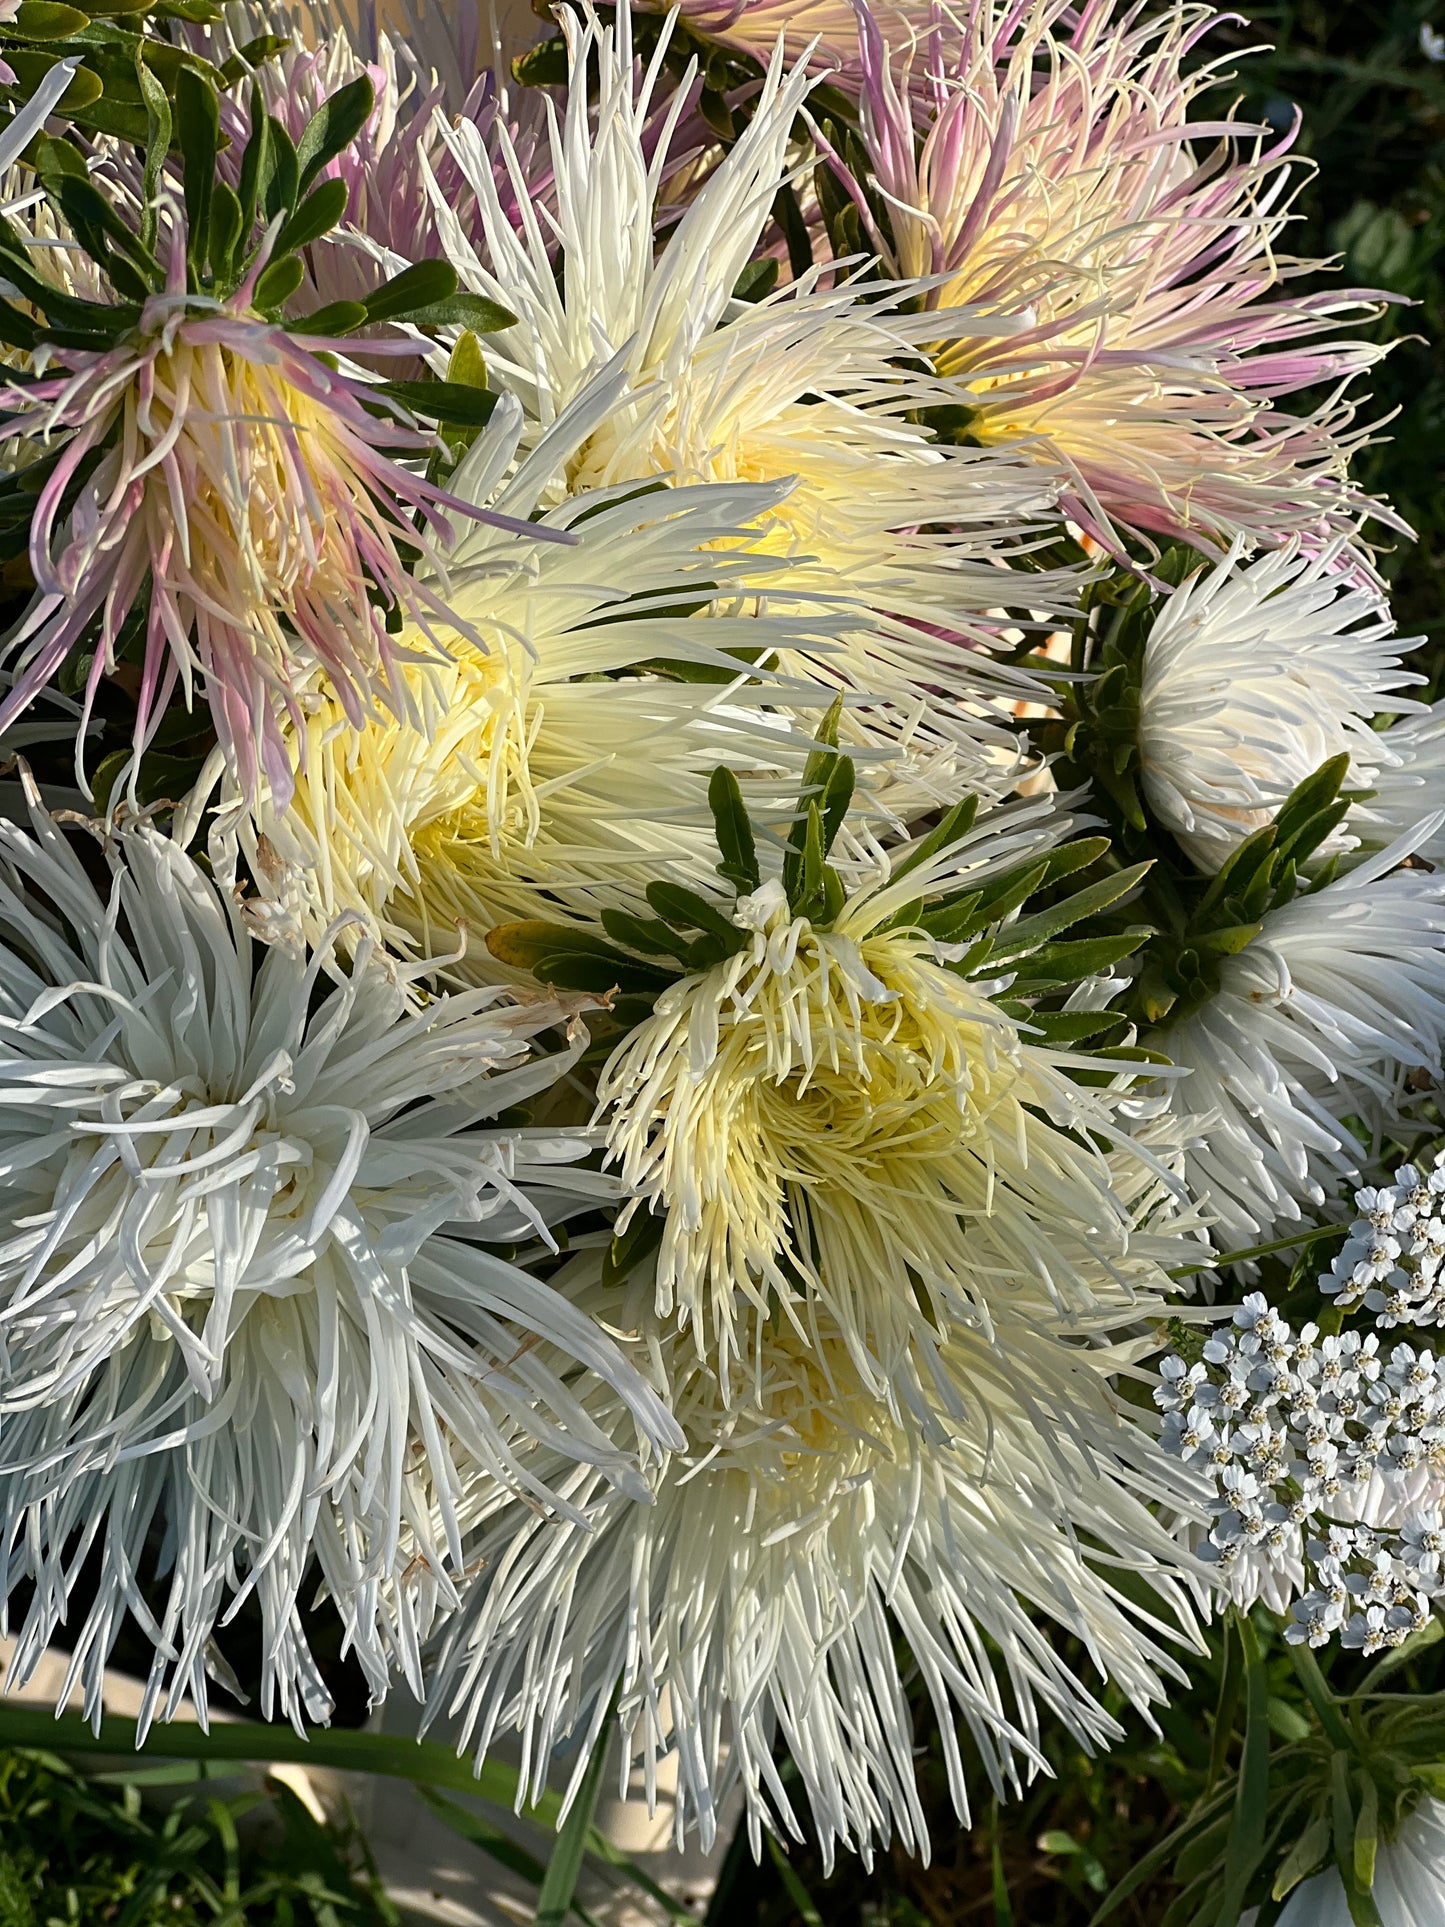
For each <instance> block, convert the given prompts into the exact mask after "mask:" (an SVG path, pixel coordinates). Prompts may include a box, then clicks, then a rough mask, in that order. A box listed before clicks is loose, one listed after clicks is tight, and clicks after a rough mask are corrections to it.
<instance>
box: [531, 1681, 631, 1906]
mask: <svg viewBox="0 0 1445 1927" xmlns="http://www.w3.org/2000/svg"><path fill="white" fill-rule="evenodd" d="M611 1724H612V1723H611V1720H610V1719H608V1720H605V1721H604V1722H603V1726H602V1733H601V1735H600V1736H599V1738H598V1740H597V1742H596V1744H595V1745H594V1746H593V1749H592V1757H591V1759H590V1760H589V1761H588V1762H587V1769H586V1771H585V1772H584V1773H583V1775H582V1780H581V1784H580V1785H579V1786H578V1788H577V1793H576V1797H575V1798H574V1800H573V1802H572V1805H571V1807H570V1808H569V1809H568V1813H567V1817H566V1819H565V1820H564V1821H563V1822H562V1825H561V1827H560V1828H559V1830H558V1833H557V1843H556V1845H555V1846H554V1847H553V1849H552V1858H551V1859H550V1861H549V1862H548V1863H547V1873H546V1877H545V1879H544V1880H543V1882H542V1890H541V1892H540V1893H539V1894H538V1895H537V1912H536V1915H535V1917H534V1918H535V1921H536V1927H563V1923H564V1922H565V1921H566V1919H567V1916H568V1914H569V1913H570V1912H571V1911H572V1896H573V1895H574V1894H575V1893H576V1891H577V1876H578V1875H579V1874H580V1873H581V1871H582V1855H583V1853H584V1851H585V1849H586V1845H587V1835H588V1831H589V1829H590V1828H591V1825H592V1816H593V1814H594V1813H595V1812H596V1811H597V1796H598V1794H599V1793H600V1792H601V1790H602V1775H603V1773H604V1772H605V1771H606V1768H607V1739H608V1735H609V1733H610V1731H611Z"/></svg>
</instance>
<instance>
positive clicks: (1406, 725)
mask: <svg viewBox="0 0 1445 1927" xmlns="http://www.w3.org/2000/svg"><path fill="white" fill-rule="evenodd" d="M1397 707H1403V705H1397ZM1379 742H1380V751H1381V761H1380V763H1379V765H1378V766H1377V767H1376V769H1375V770H1374V771H1373V773H1372V774H1371V776H1370V787H1371V789H1372V790H1373V791H1374V792H1375V794H1374V795H1373V796H1372V797H1371V798H1370V799H1369V801H1368V802H1367V803H1364V804H1362V805H1361V806H1360V807H1359V809H1358V810H1356V811H1355V813H1354V818H1353V820H1352V823H1351V827H1352V828H1353V829H1356V830H1358V832H1359V835H1360V837H1361V839H1362V840H1363V841H1367V842H1370V843H1382V842H1388V841H1392V840H1393V839H1394V838H1395V837H1398V836H1404V835H1405V834H1406V833H1407V832H1409V831H1412V830H1414V828H1415V826H1416V824H1418V823H1419V822H1420V820H1421V818H1422V817H1425V816H1427V815H1429V816H1436V813H1437V812H1438V811H1439V810H1440V807H1441V805H1442V803H1445V703H1435V704H1434V705H1433V706H1432V707H1431V708H1429V709H1425V710H1421V711H1419V712H1418V713H1417V714H1415V715H1411V716H1406V717H1404V718H1403V720H1402V721H1400V722H1398V723H1396V724H1395V725H1394V727H1393V728H1391V729H1385V730H1382V731H1381V732H1380V737H1379ZM1415 851H1416V854H1417V855H1418V856H1421V857H1423V858H1424V859H1425V861H1426V862H1427V863H1431V864H1433V865H1434V866H1435V868H1436V869H1439V868H1440V866H1441V865H1442V864H1445V818H1438V816H1436V821H1435V826H1434V828H1433V829H1432V830H1431V831H1430V832H1429V834H1428V835H1426V836H1424V837H1422V838H1421V839H1420V840H1419V841H1418V842H1417V843H1416V844H1415Z"/></svg>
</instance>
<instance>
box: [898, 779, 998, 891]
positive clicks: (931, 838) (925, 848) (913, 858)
mask: <svg viewBox="0 0 1445 1927" xmlns="http://www.w3.org/2000/svg"><path fill="white" fill-rule="evenodd" d="M977 816H978V798H977V797H976V796H965V797H964V799H963V801H962V802H961V803H955V804H954V806H953V808H952V809H951V810H949V811H947V813H946V814H945V815H944V816H943V817H942V818H940V820H939V821H938V822H937V823H936V824H935V825H934V827H933V828H932V829H931V830H930V831H929V832H928V834H927V836H925V837H924V839H923V841H922V842H921V843H920V844H919V845H918V848H917V849H916V850H913V851H911V852H910V853H909V855H908V856H906V857H905V858H904V859H903V861H902V862H901V863H899V864H896V865H895V866H894V868H893V871H892V873H891V874H890V876H889V878H888V881H889V882H890V883H897V882H898V880H899V879H900V877H906V876H908V875H909V874H910V873H911V872H912V871H914V870H916V869H918V868H919V867H920V866H921V865H922V864H925V863H928V862H930V861H931V860H932V858H934V857H936V856H937V855H938V853H939V851H940V850H947V849H950V848H952V846H953V845H954V844H955V843H960V842H962V840H963V838H964V837H966V836H967V835H968V833H969V831H970V830H971V829H972V828H973V825H974V821H975V819H976V818H977Z"/></svg>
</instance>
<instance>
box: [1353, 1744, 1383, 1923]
mask: <svg viewBox="0 0 1445 1927" xmlns="http://www.w3.org/2000/svg"><path fill="white" fill-rule="evenodd" d="M1359 1778H1360V1813H1359V1818H1358V1819H1357V1820H1356V1821H1355V1839H1354V1845H1353V1848H1352V1850H1351V1864H1352V1865H1353V1867H1354V1871H1355V1884H1356V1886H1357V1887H1360V1888H1362V1889H1363V1890H1364V1892H1365V1893H1368V1892H1369V1891H1370V1889H1371V1888H1372V1887H1373V1886H1374V1884H1375V1855H1376V1853H1377V1852H1378V1851H1379V1846H1380V1789H1379V1788H1378V1787H1377V1786H1376V1785H1375V1782H1374V1780H1373V1778H1372V1777H1371V1775H1370V1774H1369V1773H1367V1772H1366V1771H1364V1770H1363V1769H1361V1772H1360V1776H1359Z"/></svg>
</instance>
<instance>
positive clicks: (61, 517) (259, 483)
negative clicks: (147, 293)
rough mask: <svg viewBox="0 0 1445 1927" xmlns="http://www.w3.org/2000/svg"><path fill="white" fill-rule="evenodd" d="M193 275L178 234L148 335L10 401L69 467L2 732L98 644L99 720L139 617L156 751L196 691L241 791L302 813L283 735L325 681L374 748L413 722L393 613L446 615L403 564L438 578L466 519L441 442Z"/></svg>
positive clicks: (94, 682) (16, 421)
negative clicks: (423, 472) (419, 549)
mask: <svg viewBox="0 0 1445 1927" xmlns="http://www.w3.org/2000/svg"><path fill="white" fill-rule="evenodd" d="M185 275H186V270H185V252H184V234H183V231H182V228H181V225H180V223H179V221H177V223H176V226H175V231H174V237H173V246H172V251H171V262H170V288H169V291H168V292H166V293H164V294H158V295H153V296H151V297H150V298H149V299H148V300H147V301H146V303H145V305H144V307H143V309H142V311H141V316H140V320H139V322H138V324H137V326H136V328H135V330H134V332H133V335H132V336H130V337H129V338H125V339H122V340H121V341H120V342H119V343H118V344H117V345H116V346H115V347H113V348H109V349H106V350H103V351H102V350H91V349H79V348H67V349H66V350H65V351H64V357H63V361H64V368H63V372H60V373H57V374H53V375H46V376H45V377H44V378H43V379H40V380H37V381H34V382H31V383H28V384H26V385H25V386H23V387H15V388H11V389H9V390H7V391H6V392H5V394H4V397H3V400H4V402H5V404H6V405H7V406H8V407H9V408H11V409H13V410H16V411H18V412H16V413H15V414H13V415H12V416H11V418H10V419H9V421H8V422H7V423H6V425H5V428H4V430H3V438H4V439H6V440H14V439H16V438H19V437H24V438H27V439H30V440H32V441H34V442H36V443H38V444H39V445H41V446H42V447H48V448H49V449H50V450H51V452H52V453H53V455H54V458H55V459H54V466H53V468H52V469H51V471H50V473H49V475H48V476H47V477H46V478H45V484H44V487H43V489H42V490H41V492H40V494H39V496H38V498H37V500H36V506H35V514H34V518H33V520H32V523H31V529H30V564H31V569H32V572H33V574H34V577H35V581H36V584H37V588H38V593H37V595H36V597H35V600H34V602H33V603H32V605H31V607H30V609H29V610H28V611H27V612H26V614H25V616H24V617H23V618H22V619H21V621H20V623H19V624H18V625H17V627H16V629H15V630H14V631H13V633H12V634H11V635H10V637H9V638H8V640H7V643H6V650H7V653H8V654H9V655H10V656H11V657H12V658H18V668H17V674H16V678H15V682H14V686H13V688H12V689H11V692H10V694H9V695H8V696H7V698H6V699H5V702H4V704H3V705H0V728H3V727H4V724H5V722H6V721H8V720H9V718H10V717H12V716H13V715H14V714H15V713H16V711H17V710H18V709H20V708H22V707H23V706H24V705H25V704H26V703H27V702H29V701H30V700H31V699H32V698H33V696H34V695H35V693H36V691H37V690H39V689H40V688H41V687H43V685H44V684H45V683H46V682H47V681H48V680H49V678H50V677H51V676H52V675H53V674H54V672H55V670H56V669H57V668H58V667H59V665H60V664H61V663H62V662H64V661H65V660H66V658H67V657H68V656H69V655H71V653H72V652H73V651H74V650H75V649H76V648H77V647H78V646H79V645H80V643H81V642H82V640H83V639H87V638H92V637H93V638H94V643H95V647H94V658H93V661H92V664H91V667H90V670H89V674H88V679H87V690H86V700H87V710H88V708H89V705H90V703H91V702H93V700H94V698H95V694H96V691H97V689H98V687H99V684H100V681H101V678H102V677H103V676H105V675H107V674H112V673H114V671H115V669H116V667H117V662H118V659H119V651H120V649H121V645H122V641H123V639H124V632H125V630H126V625H127V622H128V619H129V618H130V616H131V613H132V610H133V608H134V607H135V606H136V605H137V604H138V603H139V604H140V605H141V606H142V607H143V608H144V609H145V612H146V614H145V628H144V639H143V643H142V646H141V666H140V680H139V688H138V692H137V696H138V711H137V720H136V741H137V745H138V746H139V747H142V748H143V747H144V745H145V744H146V743H147V742H148V741H149V739H150V737H151V735H152V733H153V731H154V728H155V725H156V724H157V722H158V721H159V719H160V716H161V714H162V712H163V711H164V709H165V707H166V705H167V703H168V702H169V701H170V699H171V696H172V695H173V693H174V692H175V691H176V689H177V686H178V685H179V686H180V687H181V688H182V689H183V690H184V692H185V694H186V696H187V698H188V699H189V698H190V696H191V694H192V691H193V688H194V687H195V686H197V685H199V688H200V690H201V692H202V693H203V694H204V696H205V698H206V700H207V701H208V703H209V704H210V709H211V715H212V718H213V721H214V724H215V729H216V734H217V736H218V738H219V740H220V743H221V746H222V749H223V751H224V753H225V756H226V759H227V762H228V764H229V765H230V767H231V769H232V770H233V771H234V773H235V775H236V778H237V780H238V781H239V782H240V783H241V785H242V786H243V787H244V788H246V789H247V790H248V791H249V790H253V789H254V788H255V785H256V783H257V781H258V780H259V777H260V774H261V772H262V771H263V770H264V773H265V776H266V780H267V782H268V784H269V785H270V788H271V792H272V794H273V796H274V797H275V798H276V800H277V802H278V804H280V805H282V806H284V803H285V799H286V797H287V796H288V794H289V791H290V786H291V781H292V775H293V771H292V765H291V763H290V760H289V758H288V756H287V754H286V751H285V745H284V737H283V720H284V719H285V718H287V717H289V718H290V719H291V721H292V723H293V724H296V723H299V721H300V718H301V711H300V707H299V691H300V686H301V684H302V682H303V681H304V680H305V679H306V678H307V677H308V676H310V675H311V674H313V672H316V671H319V672H321V673H322V674H323V675H324V677H325V679H326V682H327V685H328V687H329V688H330V689H331V690H332V691H333V692H334V694H335V696H336V699H337V701H338V703H339V704H340V706H341V708H342V711H343V713H344V714H345V715H346V717H347V719H348V721H349V722H350V723H351V725H352V727H354V728H356V727H360V725H361V723H362V722H363V721H364V720H365V719H366V717H367V716H368V715H370V714H371V713H372V712H373V710H374V708H375V706H376V705H377V704H378V703H379V704H381V705H383V706H385V707H386V708H388V709H390V710H391V711H392V712H393V713H395V714H409V713H410V699H409V696H408V693H407V690H406V686H405V683H404V680H403V678H402V676H401V673H400V668H401V661H402V657H401V655H400V653H399V652H398V650H397V648H396V646H395V644H394V643H393V641H392V639H391V637H390V636H389V635H388V633H387V622H386V616H387V609H388V607H402V608H404V609H407V610H408V611H410V612H411V614H412V615H413V617H414V619H415V620H416V621H417V622H418V623H419V624H420V625H421V626H422V628H423V630H424V629H425V628H426V626H427V625H428V624H429V623H430V621H431V618H432V615H433V613H434V612H435V610H436V608H437V606H438V605H437V600H436V597H435V594H434V593H431V592H428V591H426V590H424V589H422V588H421V587H419V585H418V584H417V582H416V580H415V578H414V577H413V576H412V574H411V573H410V572H409V571H408V568H407V566H406V563H405V561H404V560H403V557H402V554H401V552H400V548H399V546H398V545H399V544H400V545H408V544H409V545H411V546H413V547H415V546H416V545H417V544H418V543H421V544H422V545H423V546H424V547H430V549H431V551H432V554H433V558H434V560H437V561H439V554H438V550H437V542H438V539H442V540H446V539H449V538H450V535H451V532H452V523H451V521H450V519H449V514H448V513H447V512H446V511H454V510H458V509H461V508H462V507H463V505H462V504H460V503H457V502H454V501H452V500H451V498H449V497H447V496H446V495H444V494H443V493H441V492H439V491H438V490H437V489H435V488H433V487H431V486H430V485H429V484H428V483H427V482H425V481H424V480H422V479H420V477H418V476H417V475H414V474H413V473H412V472H411V470H410V469H409V468H408V467H407V466H405V465H404V463H405V460H406V459H411V460H413V461H415V460H416V459H417V458H418V457H422V458H424V457H425V454H426V452H427V449H428V447H429V446H430V440H429V438H428V437H427V436H425V435H423V434H422V433H420V432H419V431H418V430H416V429H415V428H413V427H410V426H408V425H407V423H406V422H405V421H403V420H401V419H398V418H396V416H395V415H394V414H387V413H385V412H383V413H382V414H381V415H380V416H378V415H377V414H376V413H374V412H372V411H371V410H369V409H368V407H367V406H365V405H364V402H365V396H366V391H367V384H366V383H364V382H362V381H360V380H353V379H350V378H348V377H347V376H346V375H344V374H340V373H337V372H336V371H335V370H334V369H333V368H332V367H330V366H328V364H327V363H326V362H324V361H323V360H321V359H320V358H319V356H318V354H317V353H315V352H313V350H312V348H311V347H310V346H303V345H302V344H301V343H300V342H299V341H298V340H297V339H295V338H293V337H292V336H291V335H289V334H288V333H287V332H286V330H285V329H284V328H283V327H280V326H277V325H274V324H272V323H271V322H268V321H266V320H264V319H263V318H261V317H260V316H258V315H256V314H255V313H254V312H253V311H252V310H251V308H250V305H249V304H250V300H251V294H252V288H251V286H250V285H244V286H243V287H242V288H241V289H240V290H239V291H238V292H237V294H236V295H235V296H233V297H231V298H230V299H228V300H227V301H225V302H217V301H214V300H211V299H210V298H208V297H201V296H197V295H193V294H188V293H187V292H186V278H185ZM253 279H254V277H253ZM414 518H416V519H414ZM418 521H419V523H420V528H419V527H418ZM373 591H374V592H375V593H373ZM431 653H433V654H434V653H435V651H434V650H432V651H431Z"/></svg>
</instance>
